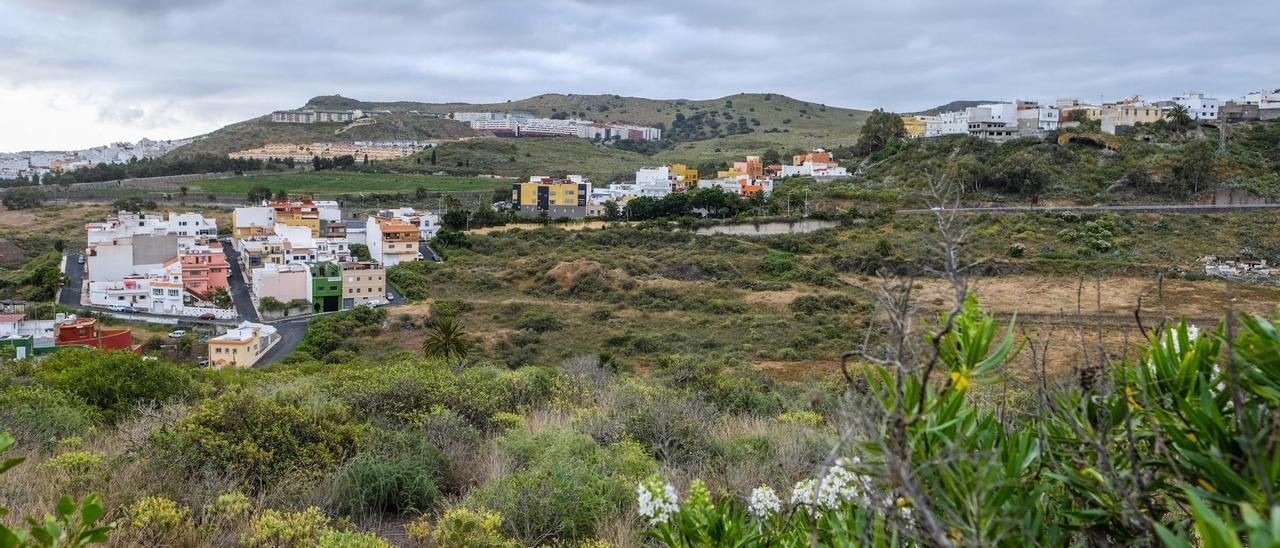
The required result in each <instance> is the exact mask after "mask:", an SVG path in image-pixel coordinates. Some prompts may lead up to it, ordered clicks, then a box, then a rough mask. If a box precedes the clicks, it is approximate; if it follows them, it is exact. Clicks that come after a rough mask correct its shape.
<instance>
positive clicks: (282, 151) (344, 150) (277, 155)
mask: <svg viewBox="0 0 1280 548" xmlns="http://www.w3.org/2000/svg"><path fill="white" fill-rule="evenodd" d="M419 150H421V148H419V147H401V146H369V145H364V146H362V145H354V144H342V143H310V144H292V143H269V144H266V145H263V146H261V147H258V148H249V149H245V150H240V151H236V152H232V153H230V154H227V156H228V157H230V158H237V159H249V160H264V161H265V160H283V159H285V158H292V159H293V161H294V162H295V163H307V162H310V161H311V160H312V158H337V157H339V156H351V157H352V158H355V160H356V161H357V162H366V161H371V160H395V159H398V158H404V157H405V156H410V155H412V154H413V153H415V152H417V151H419Z"/></svg>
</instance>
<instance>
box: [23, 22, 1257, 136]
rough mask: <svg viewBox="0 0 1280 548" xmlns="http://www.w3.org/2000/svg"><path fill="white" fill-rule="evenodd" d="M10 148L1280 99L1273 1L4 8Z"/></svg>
mask: <svg viewBox="0 0 1280 548" xmlns="http://www.w3.org/2000/svg"><path fill="white" fill-rule="evenodd" d="M0 7H3V10H0V105H2V106H3V107H4V108H3V114H0V151H13V150H27V149H67V148H80V147H88V146H93V145H98V144H104V143H107V142H110V141H115V140H136V139H138V138H141V137H151V138H180V137H187V136H192V135H198V134H201V133H205V132H208V131H211V130H214V129H217V128H218V127H221V126H223V125H225V124H228V123H231V122H235V121H238V120H243V119H245V118H248V117H252V116H256V115H259V114H263V113H266V112H269V111H271V110H274V109H279V108H291V107H296V106H299V105H301V104H303V103H304V102H305V101H306V100H307V99H308V98H310V97H312V96H315V95H321V94H332V93H340V94H342V95H345V96H348V97H355V98H359V99H365V100H397V99H411V100H420V101H431V102H435V101H472V102H491V101H502V100H507V99H519V98H522V97H527V96H529V95H535V94H538V93H546V92H559V93H582V94H589V93H611V94H619V95H630V96H640V97H650V98H686V99H707V98H714V97H721V96H724V95H729V94H732V93H738V92H748V91H750V92H775V93H783V94H786V95H790V96H792V97H796V98H799V99H804V100H809V101H815V102H821V103H825V104H829V105H836V106H843V107H851V108H874V107H884V108H888V109H892V110H901V111H910V110H920V109H924V108H928V107H932V106H936V105H938V104H942V103H946V102H948V101H951V100H954V99H1012V98H1024V99H1040V100H1051V99H1053V98H1055V97H1064V96H1065V97H1081V98H1086V99H1090V100H1095V101H1096V100H1097V99H1098V98H1099V97H1100V96H1101V97H1103V98H1106V99H1108V100H1110V99H1114V98H1118V97H1120V96H1124V95H1132V94H1142V95H1144V96H1146V97H1148V98H1151V97H1167V96H1169V95H1172V94H1175V93H1179V92H1183V91H1189V90H1196V91H1204V92H1207V93H1211V94H1214V95H1215V96H1217V97H1220V98H1223V99H1229V98H1234V97H1238V96H1240V95H1242V94H1243V93H1244V92H1246V91H1250V90H1254V89H1261V88H1264V87H1265V88H1269V89H1274V88H1277V87H1280V39H1277V36H1278V35H1277V32H1276V30H1275V29H1276V27H1275V21H1276V16H1280V3H1277V0H1221V1H1204V0H1200V1H1195V2H1190V1H1183V0H1109V1H1100V0H1071V1H1062V0H1059V1H1053V2H1049V1H1041V0H969V1H964V0H936V1H926V0H892V1H878V0H877V1H868V0H861V1H854V0H845V1H825V0H814V1H811V2H809V3H807V4H792V3H789V2H776V1H770V0H723V1H719V0H717V1H701V0H671V1H668V0H658V1H648V0H518V1H503V0H367V1H364V2H351V1H349V0H345V1H332V0H265V1H264V0H106V1H104V0H0Z"/></svg>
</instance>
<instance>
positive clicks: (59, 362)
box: [36, 349, 194, 419]
mask: <svg viewBox="0 0 1280 548" xmlns="http://www.w3.org/2000/svg"><path fill="white" fill-rule="evenodd" d="M36 376H37V377H38V378H40V379H41V380H44V381H46V382H48V383H49V384H51V385H52V386H53V387H54V388H57V389H59V390H62V391H65V392H69V393H71V394H75V395H77V396H79V397H80V398H81V399H83V400H84V401H85V402H86V403H88V404H89V405H93V406H95V407H97V408H99V409H102V410H103V411H104V412H105V414H106V416H107V418H108V419H117V418H119V417H122V416H124V415H125V414H127V413H129V412H130V411H131V410H132V408H133V407H134V406H135V405H137V404H139V403H148V402H164V401H168V400H172V399H182V398H187V397H189V396H191V395H192V394H193V393H194V386H193V384H192V380H191V372H190V371H189V370H187V369H184V368H181V367H178V366H176V365H173V364H171V363H167V362H165V361H147V360H144V359H142V356H139V355H137V354H134V353H132V352H125V351H115V352H103V351H100V350H79V349H76V350H63V351H60V352H57V353H55V354H53V355H51V356H49V357H47V358H45V360H44V362H43V363H42V364H41V366H40V368H38V369H37V370H36Z"/></svg>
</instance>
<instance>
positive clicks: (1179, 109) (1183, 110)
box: [1168, 105, 1195, 129]
mask: <svg viewBox="0 0 1280 548" xmlns="http://www.w3.org/2000/svg"><path fill="white" fill-rule="evenodd" d="M1168 117H1169V121H1170V122H1172V123H1173V125H1174V126H1176V127H1179V128H1182V129H1186V128H1189V127H1191V124H1192V123H1194V122H1195V120H1192V119H1191V112H1190V111H1188V110H1187V107H1185V106H1182V105H1173V108H1172V109H1171V110H1169V116H1168Z"/></svg>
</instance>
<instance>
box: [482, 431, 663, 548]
mask: <svg viewBox="0 0 1280 548" xmlns="http://www.w3.org/2000/svg"><path fill="white" fill-rule="evenodd" d="M498 444H499V447H500V448H501V449H502V451H503V453H504V454H505V455H507V457H508V458H510V459H512V460H513V461H514V462H515V463H516V465H517V466H518V469H517V471H516V472H515V473H513V474H511V475H508V476H505V477H503V478H500V479H497V480H495V481H491V482H489V483H487V484H484V485H482V486H480V487H479V488H477V489H476V490H475V491H473V492H472V493H471V494H469V495H468V496H467V500H466V502H465V506H467V507H468V508H473V509H476V508H488V509H493V510H496V511H498V512H499V513H501V514H502V515H503V516H506V519H505V520H504V522H503V524H502V530H503V531H504V532H505V533H506V534H507V535H508V536H511V537H513V538H516V539H519V540H520V541H522V542H524V543H525V544H533V543H537V542H540V541H543V540H545V539H547V538H559V539H563V540H582V539H586V538H589V537H591V536H593V535H594V533H595V527H596V525H597V524H598V523H600V522H601V521H603V520H605V519H608V518H610V517H615V516H620V515H622V514H623V513H624V512H625V511H626V509H627V508H629V506H630V498H631V492H632V490H633V489H634V484H635V482H636V481H638V480H639V479H640V478H643V477H646V476H647V475H649V474H651V473H652V472H653V470H654V469H655V464H654V462H653V460H652V459H650V458H649V457H648V456H646V455H645V454H644V451H643V449H641V448H640V447H639V446H638V445H636V444H634V443H628V442H621V443H617V444H614V445H611V446H608V447H601V446H600V445H598V444H596V442H595V440H593V439H591V437H590V436H587V435H586V434H583V433H581V432H576V431H573V430H568V429H547V430H542V431H539V432H537V433H530V432H528V431H525V430H516V431H509V432H507V433H506V434H503V435H502V436H501V437H500V438H499V439H498Z"/></svg>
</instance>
